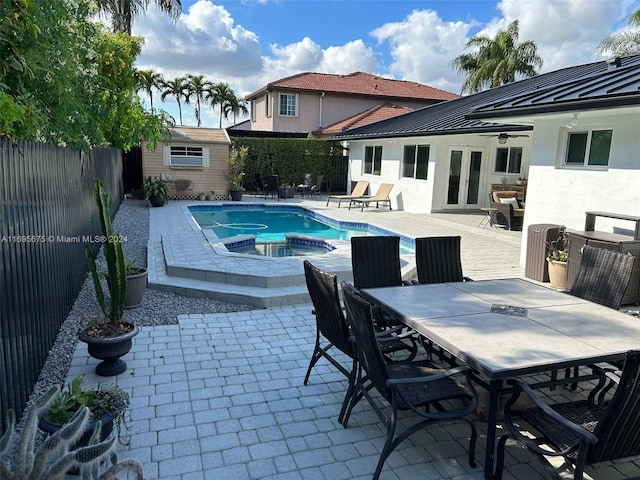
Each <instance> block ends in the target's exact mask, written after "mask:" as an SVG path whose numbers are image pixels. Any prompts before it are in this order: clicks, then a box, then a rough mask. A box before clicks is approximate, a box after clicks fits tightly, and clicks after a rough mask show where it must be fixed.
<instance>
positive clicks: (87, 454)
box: [0, 386, 143, 480]
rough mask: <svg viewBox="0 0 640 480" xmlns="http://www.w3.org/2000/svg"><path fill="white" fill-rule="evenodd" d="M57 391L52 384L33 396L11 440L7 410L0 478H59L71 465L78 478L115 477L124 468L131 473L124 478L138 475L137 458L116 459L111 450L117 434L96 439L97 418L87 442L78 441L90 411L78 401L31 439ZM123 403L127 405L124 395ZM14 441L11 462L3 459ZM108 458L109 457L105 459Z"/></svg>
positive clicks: (98, 430)
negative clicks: (39, 438)
mask: <svg viewBox="0 0 640 480" xmlns="http://www.w3.org/2000/svg"><path fill="white" fill-rule="evenodd" d="M60 393H61V392H60V388H59V387H57V386H54V387H51V388H50V389H49V390H48V391H47V392H46V393H44V394H42V395H41V396H40V397H38V398H37V399H36V400H35V402H34V403H33V405H32V406H31V408H29V410H28V412H27V414H26V415H25V418H24V420H23V422H22V430H21V433H20V441H19V442H14V441H13V438H14V437H15V436H16V428H15V426H16V416H15V413H14V411H13V410H9V411H8V413H7V426H8V428H7V429H6V431H5V433H4V435H3V436H2V437H0V472H2V474H1V476H2V478H3V479H5V478H6V479H7V480H19V479H24V478H30V479H33V480H63V479H65V478H68V477H67V474H68V473H72V471H73V469H77V470H79V473H80V476H79V477H78V478H90V479H98V478H117V477H116V475H117V474H118V473H119V472H128V474H131V473H133V475H134V476H133V477H131V476H129V475H127V478H137V479H142V478H143V468H142V464H140V462H138V461H137V460H133V459H128V460H124V461H122V462H119V461H118V458H117V455H116V452H115V442H116V439H117V437H115V436H112V437H111V438H108V439H105V440H102V441H101V440H100V437H102V423H101V422H96V424H95V427H94V430H93V434H92V435H91V437H90V439H89V441H88V443H86V444H85V445H81V442H78V438H80V437H81V436H82V435H83V433H85V431H86V428H87V424H88V423H87V422H88V419H89V415H90V411H89V407H87V406H85V405H84V404H80V405H79V406H78V409H77V411H76V412H75V413H74V414H73V415H72V416H71V417H70V419H69V420H68V421H66V422H65V423H64V424H63V425H62V426H61V427H60V428H59V429H57V430H56V431H55V432H54V433H52V434H51V435H50V436H49V437H48V438H46V439H45V440H44V441H43V442H41V443H38V442H36V441H35V439H36V433H37V430H38V422H39V419H41V418H42V417H43V416H44V415H45V413H46V412H47V411H49V410H50V409H51V408H52V404H53V403H54V401H55V400H56V399H57V398H58V395H59V394H60ZM125 395H126V394H125ZM123 398H124V397H123ZM126 404H127V405H128V396H127V397H126ZM122 411H123V412H124V410H122ZM14 444H15V446H16V448H15V456H14V458H13V462H10V463H9V462H6V461H5V455H6V454H7V453H8V450H9V449H10V448H12V446H14ZM108 459H109V460H110V461H105V460H108ZM11 465H13V469H12V468H11ZM105 469H106V470H105ZM74 478H75V477H74Z"/></svg>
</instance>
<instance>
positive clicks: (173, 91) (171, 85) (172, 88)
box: [160, 77, 189, 125]
mask: <svg viewBox="0 0 640 480" xmlns="http://www.w3.org/2000/svg"><path fill="white" fill-rule="evenodd" d="M163 87H164V90H163V92H162V94H161V95H160V99H161V100H162V101H164V99H165V98H167V97H168V96H169V95H171V96H173V97H175V99H176V102H177V103H178V113H179V114H180V125H182V100H184V103H189V94H188V91H189V88H188V84H187V79H186V78H185V77H176V78H174V79H173V80H169V81H167V82H164V85H163Z"/></svg>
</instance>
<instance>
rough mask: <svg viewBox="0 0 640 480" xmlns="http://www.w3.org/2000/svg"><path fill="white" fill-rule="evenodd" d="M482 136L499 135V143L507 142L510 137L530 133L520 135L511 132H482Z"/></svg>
mask: <svg viewBox="0 0 640 480" xmlns="http://www.w3.org/2000/svg"><path fill="white" fill-rule="evenodd" d="M480 136H481V137H498V143H507V139H508V138H516V137H528V136H529V135H518V134H510V133H504V132H503V133H496V134H495V135H494V134H480Z"/></svg>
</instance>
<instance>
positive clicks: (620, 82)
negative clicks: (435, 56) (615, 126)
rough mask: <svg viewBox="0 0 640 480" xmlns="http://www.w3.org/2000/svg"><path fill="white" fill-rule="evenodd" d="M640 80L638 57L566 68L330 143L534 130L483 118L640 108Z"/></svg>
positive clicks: (356, 131)
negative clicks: (525, 110)
mask: <svg viewBox="0 0 640 480" xmlns="http://www.w3.org/2000/svg"><path fill="white" fill-rule="evenodd" d="M618 65H619V66H618ZM638 75H640V55H634V56H630V57H625V58H621V59H617V61H616V62H611V61H601V62H594V63H587V64H583V65H577V66H573V67H567V68H563V69H560V70H555V71H553V72H548V73H543V74H541V75H537V76H535V77H532V78H526V79H524V80H520V81H517V82H513V83H509V84H507V85H503V86H501V87H496V88H492V89H490V90H485V91H483V92H480V93H476V94H473V95H468V96H465V97H461V98H459V99H456V100H450V101H448V102H443V103H438V104H435V105H431V106H428V107H423V108H421V109H418V110H414V111H413V112H410V113H407V114H404V115H400V116H398V117H394V118H391V119H388V120H383V121H381V122H377V123H373V124H370V125H366V126H363V127H359V128H355V129H351V130H347V131H345V132H343V133H342V134H338V135H336V136H333V137H331V138H330V140H356V139H369V138H371V139H374V138H391V137H411V136H423V135H452V134H463V133H482V132H497V131H500V132H508V131H521V130H531V129H532V128H533V127H531V126H523V125H505V124H498V123H493V122H489V121H483V120H482V118H488V117H498V116H504V117H508V116H511V115H513V114H514V113H513V112H514V111H515V110H516V109H517V107H518V106H526V105H528V106H530V107H533V108H535V109H536V110H537V111H540V110H541V109H542V108H550V107H552V106H554V105H555V108H558V106H559V105H563V108H565V109H567V110H569V109H575V110H579V109H584V108H585V107H587V106H588V105H591V106H592V108H602V106H601V105H602V104H603V103H602V102H603V100H607V101H608V102H609V104H611V106H615V102H618V103H620V104H630V103H640V94H639V92H638V90H637V87H638V84H639V83H638ZM634 82H635V87H634V86H633V85H634ZM607 85H608V86H607ZM634 88H635V90H634ZM595 100H600V102H599V103H597V102H595ZM624 102H626V103H624Z"/></svg>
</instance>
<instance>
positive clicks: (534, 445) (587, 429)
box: [494, 350, 640, 480]
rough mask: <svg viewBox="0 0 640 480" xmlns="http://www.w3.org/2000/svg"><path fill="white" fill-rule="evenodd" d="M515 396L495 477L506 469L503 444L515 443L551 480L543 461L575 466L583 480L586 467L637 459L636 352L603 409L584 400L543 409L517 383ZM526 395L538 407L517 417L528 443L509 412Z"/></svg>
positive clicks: (639, 389) (639, 388) (639, 355)
mask: <svg viewBox="0 0 640 480" xmlns="http://www.w3.org/2000/svg"><path fill="white" fill-rule="evenodd" d="M508 383H510V384H512V385H513V394H512V396H511V398H510V399H509V400H508V401H507V403H506V404H505V408H504V425H505V427H506V429H507V430H508V432H509V433H507V434H505V435H503V436H502V437H500V440H499V441H498V450H497V457H496V475H495V477H494V478H496V479H497V480H500V479H501V478H502V472H503V470H504V455H505V447H506V442H507V440H508V439H510V438H514V439H515V440H516V441H517V442H518V443H520V444H522V445H523V446H524V447H526V448H527V450H529V451H530V452H531V453H533V454H535V455H536V456H537V457H538V458H539V459H540V461H541V462H542V464H543V465H544V466H545V469H546V470H547V471H548V473H549V474H550V476H551V478H556V479H559V478H560V475H559V474H558V472H557V471H556V470H555V469H554V468H553V467H552V466H551V464H550V463H549V461H548V460H547V459H546V458H545V456H550V457H564V458H565V460H566V461H567V462H569V463H571V464H574V465H575V469H574V474H573V478H574V479H575V480H581V479H582V478H583V474H584V468H585V466H586V465H590V464H593V463H599V462H604V461H610V460H616V459H619V458H626V457H631V456H635V455H639V454H640V434H639V433H638V432H640V351H638V350H632V351H629V352H627V355H626V359H625V363H624V368H623V370H622V376H621V378H620V384H619V385H618V387H617V389H616V391H615V393H614V394H613V397H612V399H611V400H610V401H609V402H608V404H607V405H597V404H594V403H592V402H590V401H588V400H577V401H574V402H569V403H560V404H555V405H547V404H546V403H545V402H544V401H543V400H542V399H541V398H540V397H539V396H538V395H537V394H536V393H535V392H534V391H533V390H532V389H531V388H530V387H529V386H527V385H526V384H525V383H524V382H522V381H521V380H517V379H514V380H509V381H508ZM522 392H524V393H525V395H527V396H528V397H529V398H530V399H531V400H532V401H533V402H534V403H535V405H536V407H535V408H530V409H526V410H523V411H522V412H521V413H520V416H521V417H522V418H523V419H524V420H526V422H527V423H528V424H529V425H530V426H531V427H532V429H533V430H534V432H532V431H531V429H529V428H527V431H528V432H529V433H530V434H534V435H535V436H534V437H533V438H532V437H530V436H529V435H525V434H523V433H522V432H521V430H522V428H521V427H522V426H519V425H516V424H515V423H514V421H513V416H512V411H511V407H512V406H513V404H514V403H515V401H516V400H517V399H518V397H519V396H520V394H521V393H522Z"/></svg>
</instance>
